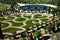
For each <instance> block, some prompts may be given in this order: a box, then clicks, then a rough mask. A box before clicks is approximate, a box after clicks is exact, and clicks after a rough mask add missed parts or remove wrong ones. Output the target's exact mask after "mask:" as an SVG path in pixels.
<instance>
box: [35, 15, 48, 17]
mask: <svg viewBox="0 0 60 40" xmlns="http://www.w3.org/2000/svg"><path fill="white" fill-rule="evenodd" d="M34 18H47V16H42V15H34Z"/></svg>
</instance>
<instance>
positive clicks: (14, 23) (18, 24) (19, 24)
mask: <svg viewBox="0 0 60 40" xmlns="http://www.w3.org/2000/svg"><path fill="white" fill-rule="evenodd" d="M9 22H11V23H12V26H21V25H23V23H17V22H13V21H9Z"/></svg>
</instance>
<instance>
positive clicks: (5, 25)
mask: <svg viewBox="0 0 60 40" xmlns="http://www.w3.org/2000/svg"><path fill="white" fill-rule="evenodd" d="M1 24H2V26H1V27H2V28H5V27H8V26H9V24H8V23H1Z"/></svg>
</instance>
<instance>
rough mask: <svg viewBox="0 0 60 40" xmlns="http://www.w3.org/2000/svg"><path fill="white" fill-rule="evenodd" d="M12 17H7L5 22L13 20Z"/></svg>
mask: <svg viewBox="0 0 60 40" xmlns="http://www.w3.org/2000/svg"><path fill="white" fill-rule="evenodd" d="M13 19H14V17H8V18H7V19H6V20H13Z"/></svg>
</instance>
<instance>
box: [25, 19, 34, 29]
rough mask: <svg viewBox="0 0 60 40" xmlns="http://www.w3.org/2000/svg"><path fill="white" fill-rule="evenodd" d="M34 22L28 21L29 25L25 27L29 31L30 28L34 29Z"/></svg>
mask: <svg viewBox="0 0 60 40" xmlns="http://www.w3.org/2000/svg"><path fill="white" fill-rule="evenodd" d="M32 21H33V20H28V21H27V22H26V24H27V25H26V26H25V28H27V29H28V28H29V27H34V24H33V23H32Z"/></svg>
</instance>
